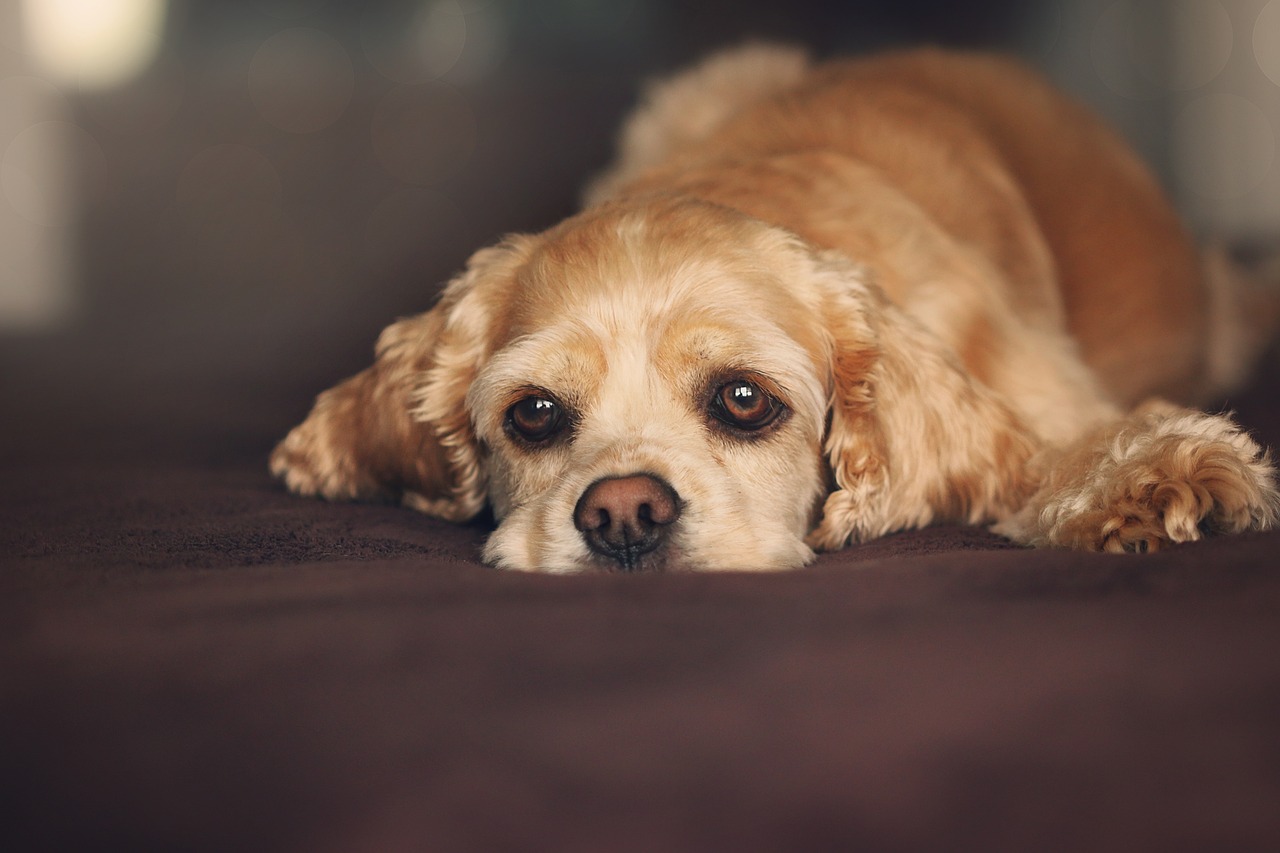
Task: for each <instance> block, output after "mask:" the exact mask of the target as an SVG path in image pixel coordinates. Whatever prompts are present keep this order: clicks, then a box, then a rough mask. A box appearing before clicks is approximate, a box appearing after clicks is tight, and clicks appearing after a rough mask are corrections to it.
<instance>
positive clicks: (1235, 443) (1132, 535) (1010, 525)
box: [993, 406, 1280, 553]
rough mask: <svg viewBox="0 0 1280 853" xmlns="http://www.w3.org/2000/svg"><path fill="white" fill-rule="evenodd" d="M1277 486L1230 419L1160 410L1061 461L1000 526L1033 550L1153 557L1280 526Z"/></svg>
mask: <svg viewBox="0 0 1280 853" xmlns="http://www.w3.org/2000/svg"><path fill="white" fill-rule="evenodd" d="M1275 480H1276V477H1275V470H1274V469H1273V468H1272V466H1271V462H1270V459H1269V458H1268V455H1267V453H1266V452H1265V451H1264V450H1263V449H1262V448H1261V447H1259V446H1258V444H1257V443H1256V442H1254V441H1253V439H1251V438H1250V437H1249V436H1248V435H1246V434H1245V433H1244V432H1243V431H1241V430H1240V428H1239V427H1238V426H1236V425H1235V424H1234V423H1233V422H1232V421H1231V420H1230V419H1229V418H1226V417H1223V416H1219V415H1206V414H1203V413H1200V412H1189V411H1186V410H1182V409H1175V408H1173V407H1171V406H1155V407H1151V408H1149V409H1147V410H1146V411H1141V412H1139V413H1138V414H1136V415H1135V416H1134V417H1132V418H1130V419H1129V420H1127V421H1125V422H1123V423H1122V424H1120V425H1118V426H1116V427H1113V428H1111V429H1109V430H1107V431H1106V432H1105V433H1103V434H1102V435H1100V436H1096V437H1094V438H1093V439H1091V440H1090V441H1089V442H1087V443H1086V444H1085V445H1084V446H1082V447H1080V448H1077V449H1076V450H1075V451H1073V452H1071V453H1068V454H1065V455H1064V456H1063V457H1062V458H1061V459H1059V460H1057V461H1056V462H1055V463H1054V464H1053V465H1052V466H1051V469H1050V471H1049V473H1048V476H1047V478H1046V483H1045V485H1044V487H1042V488H1041V489H1040V491H1039V492H1037V493H1036V495H1035V496H1033V497H1032V499H1031V500H1030V501H1029V503H1028V504H1027V505H1026V506H1025V507H1023V508H1022V509H1021V510H1020V511H1019V512H1018V513H1017V514H1016V515H1014V516H1013V517H1011V518H1008V519H1005V520H1004V521H1002V522H1001V523H1000V524H998V525H996V526H995V527H994V528H993V529H994V530H995V531H996V532H997V533H1000V534H1002V535H1005V536H1008V537H1009V538H1011V539H1014V540H1015V541H1018V542H1023V543H1025V544H1029V545H1037V546H1048V547H1065V548H1075V549H1079V550H1087V551H1109V552H1114V553H1123V552H1130V553H1134V552H1136V553H1146V552H1150V551H1157V550H1159V549H1160V548H1161V547H1164V546H1166V545H1169V544H1172V543H1179V542H1191V541H1194V540H1197V539H1200V538H1201V537H1202V536H1204V535H1206V534H1213V533H1239V532H1241V531H1244V530H1263V529H1268V528H1270V527H1272V526H1274V524H1275V523H1276V520H1277V516H1278V515H1280V492H1277V489H1276V482H1275Z"/></svg>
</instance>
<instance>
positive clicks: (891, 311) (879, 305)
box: [809, 252, 1037, 550]
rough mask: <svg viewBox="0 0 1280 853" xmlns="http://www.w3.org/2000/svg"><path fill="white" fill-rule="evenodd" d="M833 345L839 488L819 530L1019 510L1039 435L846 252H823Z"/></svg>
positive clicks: (832, 539) (858, 529)
mask: <svg viewBox="0 0 1280 853" xmlns="http://www.w3.org/2000/svg"><path fill="white" fill-rule="evenodd" d="M813 273H814V275H815V276H816V278H817V281H818V293H819V294H820V300H821V305H822V318H823V319H822V322H823V324H824V326H825V337H826V340H827V344H828V346H829V347H830V352H829V364H830V375H829V380H828V381H829V388H830V390H829V406H830V408H829V411H828V418H829V422H828V427H827V434H826V438H825V442H824V450H825V453H826V456H827V461H828V463H829V465H830V469H831V474H832V479H833V481H834V490H833V491H832V492H831V494H829V495H828V497H827V500H826V503H825V505H824V507H823V517H822V520H821V522H820V523H819V524H818V526H817V528H816V529H815V530H814V531H813V532H812V533H811V534H810V536H809V544H810V545H811V546H813V547H814V548H818V549H826V550H830V549H834V548H840V547H843V546H844V545H845V544H847V543H849V542H851V541H854V542H857V541H863V540H866V539H870V538H873V537H876V536H881V535H883V534H885V533H889V532H892V531H894V530H902V529H907V528H915V527H921V526H924V525H927V524H929V523H931V522H935V521H961V522H965V523H970V524H973V523H978V522H981V521H984V520H989V519H993V518H995V517H997V516H1001V515H1004V514H1006V513H1007V512H1009V511H1011V510H1012V509H1013V508H1014V507H1016V506H1017V505H1018V504H1019V503H1020V502H1021V500H1022V499H1023V498H1025V496H1026V494H1027V492H1028V490H1029V488H1030V486H1031V485H1032V482H1033V480H1032V476H1031V472H1030V471H1029V470H1028V463H1029V460H1030V459H1031V457H1032V455H1033V453H1034V452H1035V450H1036V445H1037V441H1036V439H1035V438H1034V436H1033V435H1032V434H1031V432H1030V431H1029V430H1028V429H1027V428H1026V427H1025V426H1024V425H1023V424H1022V423H1021V422H1020V421H1019V419H1018V418H1017V417H1016V416H1015V414H1014V413H1013V412H1012V411H1011V410H1010V408H1009V407H1008V406H1007V405H1005V404H1004V403H1002V401H1001V400H1000V399H998V398H997V396H996V395H995V393H994V392H993V391H991V390H990V389H989V388H987V387H986V386H985V385H983V384H981V383H980V382H978V381H977V380H976V379H974V378H973V377H971V376H970V375H969V374H968V373H967V372H966V371H965V369H964V367H963V366H962V364H961V363H960V360H959V358H958V357H957V356H956V355H955V354H954V353H953V352H951V351H950V349H949V348H948V347H947V346H946V345H945V344H944V343H943V342H942V341H941V340H939V339H938V338H937V336H935V335H934V334H932V333H931V332H930V331H929V330H928V329H926V328H925V327H924V326H923V325H921V324H920V323H919V322H918V321H917V320H915V319H914V318H913V317H911V316H909V315H907V314H906V313H905V312H904V311H902V310H901V309H900V308H898V307H897V306H896V305H894V304H893V303H892V302H890V300H889V299H888V298H887V297H886V296H885V294H884V293H883V291H881V290H880V289H879V288H878V287H876V286H875V285H874V283H871V282H870V281H868V274H867V273H866V271H865V270H862V269H861V268H859V267H857V266H855V265H854V264H851V263H850V262H849V261H848V260H846V259H844V258H843V257H842V256H840V255H838V254H836V253H829V252H823V253H817V254H815V255H814V256H813Z"/></svg>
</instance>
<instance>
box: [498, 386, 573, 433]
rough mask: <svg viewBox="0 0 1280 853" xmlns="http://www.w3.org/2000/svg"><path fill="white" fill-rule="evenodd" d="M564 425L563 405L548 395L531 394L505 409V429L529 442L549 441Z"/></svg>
mask: <svg viewBox="0 0 1280 853" xmlns="http://www.w3.org/2000/svg"><path fill="white" fill-rule="evenodd" d="M564 426H565V416H564V407H562V406H561V405H560V404H559V403H557V402H556V401H555V400H553V399H551V398H550V397H544V396H540V395H537V394H531V395H529V396H528V397H523V398H521V399H519V400H517V401H516V402H515V404H513V405H512V406H511V408H510V409H507V429H508V430H509V431H510V432H512V433H514V434H515V435H516V436H518V437H519V438H521V439H523V440H524V441H527V442H529V443H531V444H542V443H545V442H547V441H550V440H551V439H552V438H554V437H555V436H557V435H558V434H559V433H560V431H561V430H563V429H564Z"/></svg>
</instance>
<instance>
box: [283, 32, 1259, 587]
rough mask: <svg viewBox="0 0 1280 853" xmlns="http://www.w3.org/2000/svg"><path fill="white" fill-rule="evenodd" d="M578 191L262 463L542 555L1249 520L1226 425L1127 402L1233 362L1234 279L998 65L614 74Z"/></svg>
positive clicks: (1045, 93)
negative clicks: (614, 140)
mask: <svg viewBox="0 0 1280 853" xmlns="http://www.w3.org/2000/svg"><path fill="white" fill-rule="evenodd" d="M587 202H588V203H587V204H586V206H585V209H584V210H583V212H581V213H580V214H578V215H576V216H574V217H572V218H570V219H568V220H567V221H565V222H562V223H560V224H559V225H557V226H556V227H554V228H551V229H550V230H548V231H546V232H543V233H541V234H537V235H519V236H512V237H509V238H507V239H506V240H504V241H503V242H502V243H501V244H499V245H497V246H495V247H492V248H487V249H483V250H481V251H480V252H478V253H476V254H475V255H474V256H473V257H472V258H471V260H470V262H469V264H468V266H467V269H466V271H465V272H463V273H462V274H461V275H460V276H459V277H458V278H456V279H455V280H454V281H452V282H451V283H450V284H449V285H448V287H447V288H446V290H445V291H444V294H443V296H442V297H441V299H440V301H439V303H438V304H437V305H436V307H435V308H433V309H432V310H431V311H428V312H427V313H425V314H422V315H420V316H417V317H413V318H410V319H406V320H401V321H400V322H397V323H395V324H394V325H392V326H391V327H389V328H388V329H387V330H386V331H385V332H384V333H383V335H382V337H381V339H380V340H379V341H378V345H377V359H376V361H375V362H374V364H373V366H372V367H370V368H369V369H367V370H366V371H364V372H363V373H361V374H359V375H357V376H355V377H354V378H352V379H349V380H347V381H346V382H343V383H342V384H340V385H338V386H336V387H335V388H332V389H330V390H329V391H326V392H325V393H324V394H322V395H320V397H319V399H318V400H317V402H316V405H315V408H314V410H313V411H312V412H311V414H310V416H309V417H308V418H307V419H306V421H305V422H303V423H302V424H301V425H300V426H298V427H297V428H295V429H294V430H293V431H292V432H291V433H290V434H289V436H288V437H287V438H285V440H284V441H283V442H282V443H281V444H280V446H279V447H278V448H277V449H276V451H275V453H274V454H273V456H272V461H271V465H272V470H273V471H274V472H275V473H276V474H277V475H278V476H281V477H283V478H284V480H285V482H286V483H287V484H288V486H289V488H290V489H292V490H294V491H296V492H299V493H302V494H308V495H320V496H323V497H326V498H331V499H349V498H354V499H361V498H378V497H387V496H390V497H394V498H397V499H399V500H401V501H403V503H404V504H406V505H407V506H410V507H413V508H415V509H418V510H421V511H422V512H425V513H428V514H430V515H433V516H438V517H440V518H446V519H451V520H463V519H467V518H470V517H472V516H474V515H475V514H476V513H477V512H479V511H480V510H481V509H482V507H483V506H484V505H485V503H486V501H487V502H488V503H490V504H491V505H492V507H493V510H494V514H495V516H496V518H497V519H498V522H499V525H498V528H497V530H496V532H494V534H493V535H492V537H491V538H490V539H489V542H488V544H487V546H486V548H485V550H484V556H485V558H486V560H488V561H489V562H491V563H493V564H495V565H498V566H503V567H508V568H515V569H530V570H545V571H556V572H561V571H573V570H579V569H583V568H589V567H597V566H600V567H610V568H624V569H636V568H663V567H672V568H691V569H747V570H750V569H777V568H787V567H793V566H799V565H802V564H804V563H806V562H808V561H809V560H811V559H812V557H813V549H820V550H821V549H835V548H840V547H843V546H844V545H846V544H847V543H849V542H856V541H861V540H865V539H868V538H870V537H875V536H879V535H882V534H885V533H888V532H890V531H894V530H901V529H904V528H912V527H919V526H921V525H927V524H930V523H933V522H939V521H959V522H965V523H970V524H980V523H990V522H994V523H995V530H997V531H998V532H1000V533H1002V534H1004V535H1005V536H1008V537H1010V538H1012V539H1014V540H1015V541H1018V542H1022V543H1026V544H1031V545H1041V546H1064V547H1070V548H1082V549H1090V550H1107V551H1134V550H1137V551H1145V550H1151V549H1154V548H1157V547H1159V546H1161V545H1163V544H1165V543H1170V542H1185V541H1187V540H1193V539H1197V538H1199V537H1200V536H1201V535H1203V534H1205V533H1207V532H1226V533H1230V532H1237V531H1242V530H1247V529H1263V528H1268V527H1270V526H1271V525H1272V524H1273V523H1274V522H1275V520H1276V517H1277V512H1278V509H1280V498H1278V495H1277V489H1276V483H1275V475H1274V471H1273V469H1272V467H1271V465H1270V461H1269V459H1268V458H1267V455H1266V454H1265V453H1264V452H1263V450H1262V449H1261V448H1260V447H1259V446H1258V445H1257V444H1256V443H1255V442H1254V441H1253V440H1251V439H1250V438H1249V437H1248V436H1247V435H1246V434H1245V433H1244V432H1242V431H1241V430H1240V428H1239V427H1237V426H1236V425H1235V424H1233V423H1232V422H1231V420H1230V419H1229V418H1227V417H1225V416H1221V415H1209V414H1204V413H1201V412H1198V411H1193V410H1190V409H1184V408H1179V407H1178V406H1177V405H1174V404H1173V403H1168V402H1163V400H1161V399H1153V400H1148V398H1149V397H1151V396H1152V395H1159V396H1160V397H1167V398H1171V399H1178V400H1181V401H1184V402H1195V401H1200V400H1206V399H1210V398H1211V397H1212V395H1214V394H1217V393H1220V392H1222V391H1223V390H1225V389H1226V388H1227V387H1229V386H1230V385H1231V384H1232V383H1233V382H1236V381H1238V380H1239V379H1240V378H1241V377H1242V376H1243V374H1244V372H1245V370H1246V369H1247V366H1248V361H1249V359H1250V358H1252V356H1253V355H1254V353H1255V352H1256V350H1257V349H1258V348H1259V347H1260V346H1261V344H1262V343H1263V342H1265V338H1266V335H1267V334H1269V331H1270V329H1269V328H1268V323H1267V322H1266V321H1265V319H1263V314H1264V312H1262V311H1260V310H1255V307H1256V306H1255V305H1254V303H1253V302H1250V300H1255V301H1256V300H1258V299H1261V298H1262V297H1261V296H1260V295H1259V294H1258V293H1255V292H1254V291H1253V290H1252V289H1251V287H1250V284H1249V283H1248V282H1247V281H1245V277H1244V276H1243V274H1242V273H1240V272H1239V271H1238V270H1236V269H1235V268H1233V267H1232V266H1231V265H1230V263H1229V262H1227V261H1226V260H1225V259H1224V258H1223V257H1221V256H1219V255H1216V254H1211V253H1210V254H1201V253H1200V252H1199V251H1197V249H1196V247H1195V246H1194V245H1193V243H1192V242H1191V240H1190V239H1189V237H1188V235H1187V233H1186V231H1185V230H1184V228H1183V226H1182V225H1181V224H1180V223H1179V221H1178V219H1177V218H1176V217H1175V215H1174V213H1173V212H1172V210H1171V209H1170V207H1169V204H1168V203H1167V202H1166V200H1165V198H1164V197H1163V195H1162V194H1161V192H1160V190H1159V188H1158V187H1157V185H1156V183H1155V182H1154V181H1153V179H1152V178H1151V176H1150V175H1149V173H1148V172H1147V171H1146V169H1145V168H1144V167H1143V166H1142V165H1141V164H1140V163H1139V162H1138V160H1137V159H1136V158H1135V157H1134V155H1133V154H1132V153H1131V152H1130V151H1129V150H1128V149H1127V148H1126V147H1125V146H1124V145H1122V144H1121V143H1120V142H1119V141H1118V140H1117V138H1116V137H1115V136H1114V135H1112V134H1111V133H1110V132H1109V131H1108V130H1107V129H1105V128H1104V127H1103V126H1102V125H1101V123H1100V122H1099V121H1098V120H1096V119H1095V118H1094V117H1093V116H1092V115H1090V114H1089V113H1088V112H1087V111H1085V110H1084V109H1083V108H1081V107H1080V106H1078V105H1076V104H1075V103H1073V102H1072V101H1070V100H1069V99H1067V98H1066V97H1064V96H1063V95H1061V94H1059V93H1057V92H1055V91H1054V90H1052V89H1051V88H1050V87H1049V86H1047V85H1046V84H1045V83H1044V82H1043V81H1041V80H1040V79H1039V78H1037V77H1036V76H1035V75H1033V74H1032V73H1030V72H1029V71H1027V70H1026V69H1024V68H1022V67H1021V66H1019V65H1017V64H1015V63H1012V62H1010V61H1007V60H1004V59H999V58H993V57H989V56H980V55H964V54H952V53H945V52H939V51H917V52H909V53H901V54H893V55H887V56H883V57H876V58H871V59H866V60H857V61H841V62H832V63H827V64H820V65H811V64H810V63H809V62H808V61H807V60H806V59H805V58H804V56H803V55H802V54H800V53H799V52H797V51H794V50H789V49H783V48H770V47H748V48H742V49H738V50H735V51H730V52H727V53H723V54H720V55H718V56H714V57H712V58H711V59H709V60H708V61H706V62H704V63H703V64H702V65H700V66H698V67H695V68H694V69H692V70H690V71H688V72H686V73H684V74H682V75H679V76H677V77H675V78H673V79H671V80H669V81H666V82H665V83H662V84H660V85H658V86H657V87H655V88H654V89H653V90H652V91H651V92H650V95H649V98H648V99H647V101H646V103H645V104H644V105H643V106H642V107H641V108H640V109H639V110H638V111H637V112H636V113H635V114H634V115H633V116H632V117H631V119H630V120H629V122H628V123H627V125H626V127H625V128H624V131H623V136H622V142H621V151H620V154H619V157H618V159H617V162H616V163H615V164H614V165H613V166H612V167H611V168H610V169H609V170H608V171H607V172H606V174H605V175H603V176H602V177H600V178H599V179H597V181H596V182H595V183H594V184H593V185H592V187H591V189H590V190H589V192H588V199H587ZM1258 304H1261V303H1258ZM1144 400H1146V402H1142V401H1144ZM1135 406H1136V408H1135Z"/></svg>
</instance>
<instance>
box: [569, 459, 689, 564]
mask: <svg viewBox="0 0 1280 853" xmlns="http://www.w3.org/2000/svg"><path fill="white" fill-rule="evenodd" d="M679 517H680V496H679V495H677V494H676V491H675V489H673V488H671V486H670V485H668V484H667V483H666V481H664V480H662V479H661V478H659V477H655V476H654V475H652V474H631V475H628V476H625V477H606V478H604V479H601V480H596V481H595V482H594V483H592V484H591V485H590V486H588V487H587V490H586V491H585V492H583V493H582V497H581V498H579V499H578V505H577V506H576V507H575V508H574V510H573V524H574V526H575V527H577V528H578V530H580V531H581V532H582V538H583V539H585V540H586V542H587V545H588V546H589V547H590V548H591V550H592V551H595V552H596V553H597V554H603V555H604V556H606V557H611V558H613V559H614V560H617V561H618V563H619V564H620V565H621V566H622V568H623V569H626V570H627V571H631V570H632V569H635V568H637V567H638V566H639V564H640V557H641V556H643V555H645V554H647V553H649V552H650V551H653V550H654V549H655V548H657V547H658V546H659V545H661V544H662V543H663V541H664V540H665V539H666V537H667V532H668V530H670V528H671V524H672V522H674V521H675V520H676V519H678V518H679Z"/></svg>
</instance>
